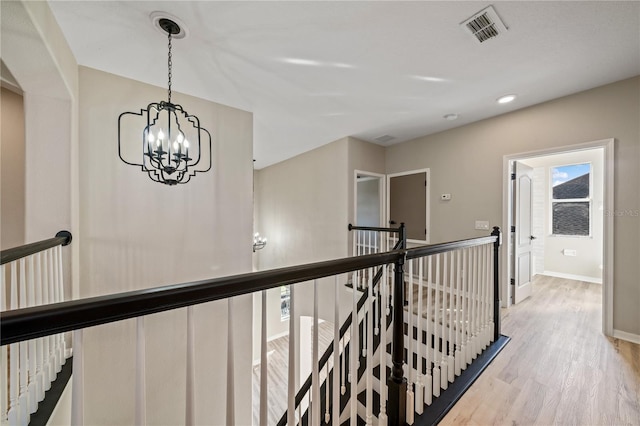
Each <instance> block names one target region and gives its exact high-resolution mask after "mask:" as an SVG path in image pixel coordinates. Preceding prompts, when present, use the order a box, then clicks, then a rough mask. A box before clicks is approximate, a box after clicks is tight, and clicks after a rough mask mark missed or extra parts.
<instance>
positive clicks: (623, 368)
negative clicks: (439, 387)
mask: <svg viewBox="0 0 640 426" xmlns="http://www.w3.org/2000/svg"><path fill="white" fill-rule="evenodd" d="M601 291H602V287H601V286H600V285H598V284H590V283H586V282H580V281H571V280H565V279H560V278H551V277H544V276H537V277H536V279H535V282H534V290H533V295H532V296H531V297H530V298H529V299H527V300H525V301H523V302H522V303H520V304H518V305H516V306H513V307H511V308H509V309H503V310H502V333H503V334H505V335H508V336H510V337H511V339H512V340H511V342H510V343H509V344H508V345H507V346H506V348H505V349H504V350H503V351H502V352H501V353H500V355H498V357H497V358H496V360H494V362H493V363H492V364H491V365H490V366H489V367H488V368H487V370H486V371H485V372H484V373H483V374H482V376H480V378H479V379H478V380H477V381H476V383H474V384H473V386H472V387H471V388H470V389H469V390H468V391H467V392H466V394H465V395H464V396H463V397H462V399H461V400H460V401H459V402H458V403H457V404H456V406H454V407H453V409H452V410H451V411H450V412H449V414H448V415H447V416H446V417H445V418H444V420H443V421H442V422H441V424H442V425H511V426H517V425H552V424H563V425H581V426H582V425H584V426H596V425H598V426H599V425H616V426H617V425H634V426H640V345H635V344H633V343H629V342H625V341H623V340H618V339H611V338H607V337H605V336H604V335H603V334H602V332H601V329H602V326H601V321H602V308H601V305H602V302H601ZM320 327H321V328H320V330H319V335H320V339H321V341H322V343H321V351H320V353H322V350H323V348H324V347H326V345H328V344H329V342H330V341H331V339H332V338H333V325H332V324H331V323H328V322H325V323H323V324H321V326H320ZM287 345H288V338H287V337H286V336H285V337H282V338H279V339H275V340H273V341H272V342H269V351H274V352H273V353H272V354H271V355H270V357H269V367H270V368H269V424H270V425H272V424H275V423H276V422H277V420H278V419H279V417H280V416H281V415H282V413H283V412H284V410H285V409H286V399H287V353H288V347H287ZM253 377H254V385H253V386H254V391H253V394H254V410H253V411H254V424H255V425H257V424H258V414H259V386H260V385H259V383H260V366H259V365H258V366H256V367H254V370H253Z"/></svg>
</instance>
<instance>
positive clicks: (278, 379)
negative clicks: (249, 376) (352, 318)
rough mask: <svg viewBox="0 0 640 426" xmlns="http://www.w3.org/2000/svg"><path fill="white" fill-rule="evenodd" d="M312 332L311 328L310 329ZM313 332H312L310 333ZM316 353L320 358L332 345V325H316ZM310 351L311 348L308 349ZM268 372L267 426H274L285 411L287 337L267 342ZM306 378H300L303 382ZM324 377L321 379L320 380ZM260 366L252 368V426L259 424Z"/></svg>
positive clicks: (287, 359)
mask: <svg viewBox="0 0 640 426" xmlns="http://www.w3.org/2000/svg"><path fill="white" fill-rule="evenodd" d="M312 330H313V327H312ZM312 332H313V331H312ZM318 341H319V342H320V344H319V345H318V353H319V356H322V354H323V353H324V351H325V350H326V349H327V347H328V346H329V344H331V343H333V323H332V322H328V321H324V322H322V323H320V324H318ZM309 350H311V348H310V349H309ZM267 353H268V354H269V355H268V362H269V370H268V374H267V382H268V388H269V397H268V405H269V410H268V411H269V425H275V424H277V423H278V420H280V417H282V414H283V413H284V412H285V411H286V410H287V374H288V366H289V336H288V335H287V336H282V337H279V338H277V339H273V340H272V341H270V342H267ZM306 379H307V378H306V377H300V381H301V382H304V381H305V380H306ZM323 379H324V376H322V377H321V380H323ZM259 420H260V364H257V365H255V366H254V367H253V424H254V425H259V424H260V421H259Z"/></svg>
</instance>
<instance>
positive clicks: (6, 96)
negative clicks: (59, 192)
mask: <svg viewBox="0 0 640 426" xmlns="http://www.w3.org/2000/svg"><path fill="white" fill-rule="evenodd" d="M0 101H1V102H2V103H1V106H0V115H1V116H2V118H1V122H0V125H1V126H2V130H1V131H2V135H1V136H0V147H1V152H0V158H1V161H2V164H0V185H1V188H0V193H1V194H2V199H1V200H0V218H1V219H0V220H1V222H0V248H1V249H2V250H5V249H8V248H11V247H17V246H19V245H22V244H24V243H25V239H24V231H25V225H24V215H25V212H24V203H25V201H24V198H25V192H24V187H25V184H24V164H25V163H24V161H25V159H24V151H25V147H24V102H23V98H22V95H19V94H17V93H14V92H12V91H10V90H7V89H5V88H4V87H3V88H2V94H1V96H0Z"/></svg>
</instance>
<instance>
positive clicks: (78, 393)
mask: <svg viewBox="0 0 640 426" xmlns="http://www.w3.org/2000/svg"><path fill="white" fill-rule="evenodd" d="M72 343H73V375H72V376H73V377H72V388H71V424H72V425H74V426H82V425H84V349H83V346H82V330H74V332H73V341H72Z"/></svg>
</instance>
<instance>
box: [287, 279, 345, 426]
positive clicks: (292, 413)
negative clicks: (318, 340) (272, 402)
mask: <svg viewBox="0 0 640 426" xmlns="http://www.w3.org/2000/svg"><path fill="white" fill-rule="evenodd" d="M354 286H355V284H354ZM354 291H355V288H354ZM289 297H290V300H289V303H290V307H289V373H288V381H287V382H288V386H287V407H288V408H287V425H289V426H293V425H295V424H296V392H297V387H296V368H297V366H296V345H297V339H296V327H295V323H296V315H297V312H296V303H295V286H293V285H291V286H290V296H289Z"/></svg>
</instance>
